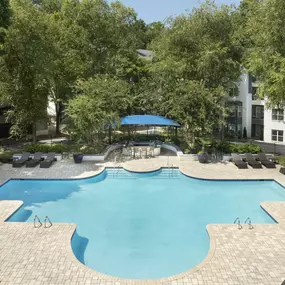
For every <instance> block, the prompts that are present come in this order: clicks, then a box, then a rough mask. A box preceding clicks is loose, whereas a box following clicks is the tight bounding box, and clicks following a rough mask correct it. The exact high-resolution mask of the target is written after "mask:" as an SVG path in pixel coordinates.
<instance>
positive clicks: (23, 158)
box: [13, 152, 30, 167]
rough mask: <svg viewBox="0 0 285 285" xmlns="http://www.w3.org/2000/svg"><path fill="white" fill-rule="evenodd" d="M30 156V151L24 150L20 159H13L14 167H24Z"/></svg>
mask: <svg viewBox="0 0 285 285" xmlns="http://www.w3.org/2000/svg"><path fill="white" fill-rule="evenodd" d="M29 157H30V153H29V152H24V153H23V154H22V156H21V158H20V159H16V160H13V167H22V166H23V165H24V164H25V163H26V162H27V161H28V160H29Z"/></svg>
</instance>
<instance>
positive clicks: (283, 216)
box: [0, 157, 285, 285]
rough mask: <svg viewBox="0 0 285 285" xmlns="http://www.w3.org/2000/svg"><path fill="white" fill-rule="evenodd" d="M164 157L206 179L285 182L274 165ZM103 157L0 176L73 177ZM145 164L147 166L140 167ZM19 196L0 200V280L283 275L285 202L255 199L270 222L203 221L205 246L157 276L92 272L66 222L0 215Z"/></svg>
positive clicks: (228, 280) (273, 280)
mask: <svg viewBox="0 0 285 285" xmlns="http://www.w3.org/2000/svg"><path fill="white" fill-rule="evenodd" d="M171 163H172V165H174V166H176V165H177V166H180V170H181V171H182V172H183V173H184V174H187V175H189V176H197V177H199V178H210V179H275V180H277V181H278V182H279V183H281V184H283V185H285V179H284V177H283V175H281V174H279V172H278V170H277V169H275V170H265V169H262V170H252V169H248V170H242V171H241V170H238V169H236V168H235V167H234V166H233V165H232V164H228V165H224V164H211V165H210V164H209V165H201V164H199V163H198V162H193V161H183V162H179V161H178V159H177V158H175V157H174V158H172V162H171ZM106 165H107V166H108V165H109V166H110V165H111V163H106V164H94V163H83V164H81V165H75V164H73V163H71V162H66V161H63V162H58V163H55V164H54V166H53V167H52V168H50V169H48V170H44V171H42V170H41V169H39V168H36V169H33V170H29V171H28V170H27V169H25V168H23V169H16V170H14V169H12V168H11V166H10V165H5V166H0V181H2V182H4V181H5V180H7V179H9V178H11V177H15V178H24V177H25V178H27V177H31V178H36V177H37V178H39V177H41V178H47V177H49V178H67V177H70V178H76V177H86V176H91V175H95V174H96V173H100V172H101V171H102V170H103V169H104V166H106ZM146 165H147V167H146ZM161 165H162V166H166V165H167V158H159V159H150V160H148V161H143V163H142V161H141V162H140V161H139V160H137V161H129V162H125V163H122V166H125V167H126V168H127V169H129V170H132V171H143V169H147V170H150V169H157V168H159V167H160V166H161ZM21 204H22V202H21V201H0V284H1V285H2V284H39V285H42V284H86V285H87V284H102V285H107V284H110V285H111V284H173V285H174V284H176V285H183V284H189V285H198V284H208V285H209V284H211V285H222V284H232V285H234V284H249V285H251V284H252V285H257V284H258V285H261V284H264V285H271V284H272V285H275V284H276V285H280V284H281V283H282V282H283V281H284V280H285V222H284V221H285V202H264V203H262V204H261V206H262V207H263V209H264V210H265V211H267V212H268V213H269V214H270V215H271V216H272V217H273V218H274V219H275V220H276V221H277V222H278V224H258V225H253V226H254V228H253V229H249V226H248V225H243V228H242V229H241V230H239V229H238V228H237V225H225V224H224V225H208V226H207V230H208V233H209V236H210V251H209V253H208V256H207V257H206V258H205V259H204V260H203V262H202V263H201V264H199V265H198V266H196V267H194V268H192V269H190V270H189V271H187V272H185V273H182V274H179V275H176V276H173V277H170V278H164V279H158V280H149V281H147V280H143V281H137V280H126V279H120V278H114V277H110V276H106V275H103V274H100V273H98V272H96V271H94V270H92V269H89V268H88V267H86V266H84V265H83V264H81V263H80V262H79V261H78V260H77V259H76V258H75V256H74V255H73V252H72V249H71V238H72V235H73V233H74V231H75V229H76V225H74V224H58V223H56V224H53V226H52V227H50V228H44V227H43V226H42V227H40V228H34V226H33V223H9V222H4V221H5V220H6V219H7V218H8V217H9V216H10V215H11V214H12V213H13V212H14V211H15V210H16V209H17V208H19V207H20V206H21Z"/></svg>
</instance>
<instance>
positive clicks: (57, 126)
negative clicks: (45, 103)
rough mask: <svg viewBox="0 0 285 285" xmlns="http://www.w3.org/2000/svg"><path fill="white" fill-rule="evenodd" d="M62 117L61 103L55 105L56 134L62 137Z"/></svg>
mask: <svg viewBox="0 0 285 285" xmlns="http://www.w3.org/2000/svg"><path fill="white" fill-rule="evenodd" d="M60 115H61V108H60V103H59V102H56V103H55V133H56V135H60V130H59V124H60Z"/></svg>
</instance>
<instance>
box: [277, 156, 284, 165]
mask: <svg viewBox="0 0 285 285" xmlns="http://www.w3.org/2000/svg"><path fill="white" fill-rule="evenodd" d="M278 160H279V163H280V165H281V166H285V155H281V156H278Z"/></svg>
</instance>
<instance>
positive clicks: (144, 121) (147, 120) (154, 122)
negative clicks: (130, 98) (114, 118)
mask: <svg viewBox="0 0 285 285" xmlns="http://www.w3.org/2000/svg"><path fill="white" fill-rule="evenodd" d="M121 124H122V125H123V126H124V125H145V126H172V127H180V124H178V123H177V122H175V121H173V120H170V119H167V118H164V117H161V116H154V115H132V116H127V117H124V118H122V119H121Z"/></svg>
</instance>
